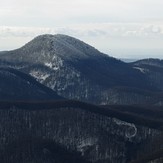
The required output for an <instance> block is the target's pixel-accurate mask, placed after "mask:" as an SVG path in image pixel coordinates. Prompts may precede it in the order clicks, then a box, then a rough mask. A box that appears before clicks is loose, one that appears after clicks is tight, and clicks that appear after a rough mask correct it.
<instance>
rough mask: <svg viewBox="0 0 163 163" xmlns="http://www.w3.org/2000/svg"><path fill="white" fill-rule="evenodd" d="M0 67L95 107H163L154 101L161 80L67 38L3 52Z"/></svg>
mask: <svg viewBox="0 0 163 163" xmlns="http://www.w3.org/2000/svg"><path fill="white" fill-rule="evenodd" d="M0 65H1V66H2V67H6V66H7V67H12V68H15V69H18V70H19V71H22V72H24V73H27V74H30V75H32V76H33V77H35V78H36V79H37V80H38V81H39V82H40V83H42V84H44V85H45V86H47V87H49V88H51V89H53V90H54V91H56V92H57V94H59V95H61V96H63V97H66V98H69V99H77V100H82V101H87V102H91V103H96V104H147V103H149V102H151V101H152V104H154V105H158V104H162V100H160V98H159V99H158V100H155V99H156V98H155V97H156V96H157V95H156V94H157V93H156V92H160V91H162V83H161V81H162V77H161V76H159V77H158V78H157V79H156V80H159V81H158V82H159V83H160V84H159V86H158V82H153V83H151V80H149V75H148V74H146V73H144V72H142V71H140V68H136V66H133V65H131V64H127V63H124V62H122V61H120V60H117V59H115V58H112V57H109V56H108V55H106V54H103V53H101V52H99V51H98V50H97V49H95V48H93V47H92V46H90V45H88V44H86V43H84V42H82V41H80V40H78V39H76V38H73V37H70V36H66V35H61V34H57V35H41V36H38V37H36V38H35V39H33V40H32V41H30V42H29V43H27V44H26V45H25V46H23V47H22V48H20V49H17V50H13V51H7V52H2V53H1V54H0ZM152 75H153V73H152ZM140 92H141V93H140ZM142 92H144V93H142ZM147 92H150V93H147ZM155 93H156V94H155ZM155 95H156V96H155ZM159 96H160V93H159ZM161 96H162V95H161ZM152 99H154V100H152Z"/></svg>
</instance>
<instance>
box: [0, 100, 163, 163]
mask: <svg viewBox="0 0 163 163" xmlns="http://www.w3.org/2000/svg"><path fill="white" fill-rule="evenodd" d="M118 108H121V106H107V108H104V106H103V107H102V106H101V107H99V106H95V105H91V104H86V103H81V102H77V101H62V102H61V101H59V102H52V101H51V102H16V101H15V102H9V101H8V102H1V103H0V117H1V119H0V124H3V125H1V134H0V144H1V146H0V161H1V162H4V163H11V162H13V163H19V162H21V163H26V162H39V163H43V162H49V163H56V162H57V163H64V162H66V161H67V162H71V163H73V162H74V163H75V161H76V162H79V163H80V162H81V163H85V162H91V163H108V162H109V163H129V162H136V161H137V162H138V161H139V162H140V160H144V159H145V160H147V159H146V156H149V155H150V157H148V161H151V160H156V159H157V160H158V159H159V160H161V158H162V157H163V155H162V153H161V154H160V153H159V155H155V153H157V152H158V151H159V152H160V151H161V150H162V145H163V142H162V130H163V128H162V126H163V121H162V118H160V117H161V115H163V110H162V109H161V108H159V107H158V108H151V109H150V108H148V109H150V111H149V114H146V112H147V110H148V109H147V108H144V107H142V108H139V107H136V106H135V107H131V109H130V110H129V109H128V108H129V107H127V106H126V107H125V106H124V107H122V109H118ZM140 109H141V112H140V113H139V110H140ZM155 109H156V110H157V111H158V114H154V116H151V115H152V112H153V113H154V112H155V111H156V110H155ZM154 140H155V141H154ZM156 140H157V141H156ZM154 142H155V144H154ZM156 156H157V157H156Z"/></svg>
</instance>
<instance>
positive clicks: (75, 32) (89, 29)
mask: <svg viewBox="0 0 163 163" xmlns="http://www.w3.org/2000/svg"><path fill="white" fill-rule="evenodd" d="M0 4H1V5H0V51H3V50H11V49H15V48H19V47H21V46H22V45H24V44H25V43H27V42H28V41H30V40H31V39H33V38H34V37H35V36H37V35H40V34H45V33H48V34H56V33H61V34H67V35H70V36H73V37H76V38H79V39H80V40H83V41H85V42H87V43H89V44H90V45H92V46H94V47H96V48H97V49H99V50H100V51H102V52H104V53H107V54H109V55H111V56H114V57H118V58H147V57H153V58H156V57H157V58H158V57H159V58H163V47H162V43H163V10H162V8H163V1H162V0H123V1H122V0H28V1H27V0H5V1H4V0H0Z"/></svg>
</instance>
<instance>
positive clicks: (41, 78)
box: [29, 70, 50, 83]
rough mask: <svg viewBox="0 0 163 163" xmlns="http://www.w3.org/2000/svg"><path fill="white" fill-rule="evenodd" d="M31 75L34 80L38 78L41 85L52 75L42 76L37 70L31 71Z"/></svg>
mask: <svg viewBox="0 0 163 163" xmlns="http://www.w3.org/2000/svg"><path fill="white" fill-rule="evenodd" d="M29 74H30V75H31V76H33V77H34V78H36V79H37V80H38V81H40V82H41V83H42V82H44V81H45V80H46V79H47V78H48V77H49V76H50V74H42V73H40V72H39V71H35V70H33V71H31V72H30V73H29Z"/></svg>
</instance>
